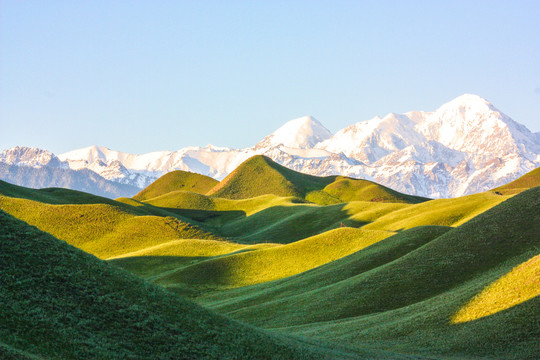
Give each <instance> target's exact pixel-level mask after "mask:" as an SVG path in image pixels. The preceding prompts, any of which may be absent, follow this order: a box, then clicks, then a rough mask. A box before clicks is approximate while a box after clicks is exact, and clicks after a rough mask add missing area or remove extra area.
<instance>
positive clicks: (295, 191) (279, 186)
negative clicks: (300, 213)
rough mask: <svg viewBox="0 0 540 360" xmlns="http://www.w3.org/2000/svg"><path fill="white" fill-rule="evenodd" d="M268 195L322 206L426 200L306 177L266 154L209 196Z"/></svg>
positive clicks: (370, 186)
mask: <svg viewBox="0 0 540 360" xmlns="http://www.w3.org/2000/svg"><path fill="white" fill-rule="evenodd" d="M264 194H274V195H278V196H284V197H287V196H294V197H297V198H301V199H306V200H308V201H311V202H314V203H318V204H321V205H328V204H337V203H343V202H347V201H351V200H364V201H389V202H407V203H416V202H422V201H425V200H426V199H424V198H420V197H416V196H409V195H405V194H401V193H398V192H396V191H393V190H391V189H388V188H386V187H384V186H381V185H378V184H375V183H373V182H370V181H365V180H356V179H349V178H344V177H341V176H327V177H318V176H312V175H307V174H302V173H299V172H296V171H294V170H291V169H288V168H286V167H284V166H281V165H279V164H277V163H275V162H274V161H272V160H271V159H270V158H268V157H266V156H262V155H257V156H254V157H251V158H250V159H248V160H246V161H245V162H243V163H242V164H241V165H240V166H238V168H236V169H235V170H234V171H233V172H232V173H230V174H229V175H228V176H227V177H226V178H225V179H223V181H221V182H220V183H219V184H218V185H216V186H215V187H214V188H213V189H212V190H210V191H209V192H208V193H207V195H211V196H213V197H222V198H228V199H246V198H252V197H256V196H259V195H264Z"/></svg>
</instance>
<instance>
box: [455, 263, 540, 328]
mask: <svg viewBox="0 0 540 360" xmlns="http://www.w3.org/2000/svg"><path fill="white" fill-rule="evenodd" d="M539 295H540V255H536V256H535V257H533V258H532V259H530V260H528V261H526V262H524V263H523V264H520V265H518V266H516V267H515V268H513V269H512V270H511V271H510V272H509V273H508V274H506V275H504V276H503V277H501V278H499V279H498V280H496V281H495V282H493V283H492V284H490V285H489V286H488V287H487V288H485V289H484V290H483V291H482V292H481V293H480V294H478V295H477V296H475V297H474V298H473V299H472V300H471V301H470V302H469V303H468V304H466V305H465V306H464V307H462V308H461V309H460V310H459V311H458V312H457V313H456V314H455V315H454V316H453V317H452V319H451V320H452V323H454V324H457V323H463V322H467V321H473V320H477V319H480V318H483V317H485V316H489V315H493V314H496V313H498V312H500V311H503V310H506V309H509V308H511V307H513V306H516V305H519V304H521V303H523V302H525V301H528V300H530V299H532V298H534V297H536V296H539Z"/></svg>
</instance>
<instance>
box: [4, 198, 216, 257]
mask: <svg viewBox="0 0 540 360" xmlns="http://www.w3.org/2000/svg"><path fill="white" fill-rule="evenodd" d="M0 208H1V209H3V210H4V211H6V212H8V213H10V214H12V215H13V216H15V217H17V218H19V219H21V220H23V221H26V222H28V223H29V224H31V225H34V226H37V227H38V228H39V229H40V230H43V231H45V232H48V233H50V234H52V235H54V236H56V237H57V238H59V239H62V240H65V241H67V242H69V243H70V244H72V245H74V246H76V247H78V248H80V249H83V250H85V251H88V252H90V253H92V254H94V255H96V256H98V257H100V258H109V257H112V256H118V255H121V254H122V253H126V252H133V251H137V250H140V249H144V248H147V247H150V246H154V245H158V244H160V243H164V242H167V241H169V240H173V239H179V238H188V239H189V238H200V239H215V238H216V237H215V236H213V235H212V234H210V233H207V232H205V231H203V230H201V229H199V228H197V227H196V226H193V225H191V224H189V223H186V222H183V221H181V220H179V219H177V218H174V217H161V216H144V215H140V212H138V209H137V208H134V207H127V205H125V206H113V205H107V204H88V205H50V204H45V203H41V202H37V201H32V200H27V199H19V198H9V197H5V196H0Z"/></svg>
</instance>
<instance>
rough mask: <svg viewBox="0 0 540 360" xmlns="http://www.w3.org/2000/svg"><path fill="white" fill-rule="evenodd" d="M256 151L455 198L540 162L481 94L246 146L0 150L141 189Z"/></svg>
mask: <svg viewBox="0 0 540 360" xmlns="http://www.w3.org/2000/svg"><path fill="white" fill-rule="evenodd" d="M259 154H263V155H266V156H268V157H270V158H272V159H273V160H274V161H277V162H278V163H280V164H282V165H284V166H287V167H289V168H291V169H293V170H297V171H301V172H304V173H308V174H312V175H319V176H327V175H345V176H351V177H356V178H364V179H369V180H373V181H376V182H378V183H381V184H383V185H386V186H388V187H391V188H393V189H395V190H398V191H401V192H405V193H408V194H413V195H420V196H426V197H435V198H438V197H455V196H461V195H467V194H471V193H476V192H480V191H485V190H487V189H490V188H494V187H497V186H499V185H502V184H505V183H507V182H509V181H512V180H514V179H516V178H517V177H519V176H521V175H523V174H524V173H526V172H528V171H531V170H532V169H534V168H536V167H538V166H540V134H539V133H531V132H530V131H529V130H528V129H527V128H526V127H525V126H523V125H521V124H519V123H517V122H515V121H514V120H512V119H511V118H510V117H508V116H507V115H505V114H504V113H502V112H500V111H499V110H498V109H497V108H495V107H494V106H493V105H492V104H491V103H489V102H488V101H487V100H485V99H483V98H481V97H479V96H476V95H469V94H466V95H462V96H460V97H457V98H456V99H454V100H452V101H450V102H448V103H446V104H444V105H442V106H441V107H439V108H438V109H437V110H435V111H433V112H424V111H411V112H408V113H405V114H388V115H387V116H385V117H382V118H381V117H375V118H373V119H371V120H367V121H363V122H358V123H355V124H353V125H351V126H348V127H346V128H344V129H342V130H340V131H338V132H337V133H336V134H335V135H332V134H331V133H330V131H328V130H327V129H326V128H325V127H324V126H323V125H322V124H321V123H320V122H318V121H317V120H315V119H314V118H313V117H310V116H305V117H301V118H298V119H294V120H291V121H289V122H287V123H285V125H283V126H282V127H280V128H279V129H277V130H276V131H275V132H273V133H272V134H270V135H268V136H267V137H265V138H264V139H263V140H262V141H261V142H259V143H258V144H256V145H255V146H254V147H251V148H246V149H230V148H223V147H214V146H212V145H208V146H206V147H186V148H183V149H180V150H178V151H158V152H152V153H148V154H142V155H136V154H128V153H122V152H119V151H114V150H110V149H108V148H105V147H98V146H91V147H87V148H83V149H78V150H73V151H70V152H67V153H65V154H61V155H59V156H58V157H56V156H55V155H54V154H52V153H50V152H47V151H45V150H40V149H29V148H18V147H16V148H12V149H8V150H4V151H3V152H2V153H0V164H1V163H6V164H14V165H24V166H34V167H37V168H39V167H51V166H56V167H63V168H69V169H72V170H80V169H87V170H91V171H92V173H97V174H99V175H100V176H102V177H103V178H105V179H107V180H109V181H113V182H115V183H120V184H123V185H130V186H136V187H137V188H144V187H146V186H147V185H148V184H150V183H151V182H152V181H154V180H155V179H157V178H158V177H159V176H161V175H163V174H164V173H166V172H169V171H172V170H177V169H178V170H184V171H192V172H196V173H200V174H204V175H208V176H211V177H214V178H216V179H218V180H221V179H223V178H224V177H225V176H226V175H227V174H229V173H230V172H232V171H233V170H234V169H235V168H236V167H237V166H238V165H240V164H241V163H242V162H243V161H245V160H247V159H248V158H249V157H251V156H253V155H259ZM10 166H11V165H10Z"/></svg>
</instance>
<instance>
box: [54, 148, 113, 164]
mask: <svg viewBox="0 0 540 360" xmlns="http://www.w3.org/2000/svg"><path fill="white" fill-rule="evenodd" d="M114 152H115V151H112V150H111V149H109V148H106V147H105V146H96V145H92V146H88V147H85V148H82V149H77V150H72V151H69V152H67V153H63V154H60V155H58V157H59V158H60V159H61V160H62V161H65V160H85V161H88V162H95V161H100V160H101V161H103V162H107V160H108V159H109V158H110V154H111V153H114Z"/></svg>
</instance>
